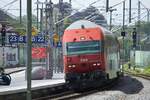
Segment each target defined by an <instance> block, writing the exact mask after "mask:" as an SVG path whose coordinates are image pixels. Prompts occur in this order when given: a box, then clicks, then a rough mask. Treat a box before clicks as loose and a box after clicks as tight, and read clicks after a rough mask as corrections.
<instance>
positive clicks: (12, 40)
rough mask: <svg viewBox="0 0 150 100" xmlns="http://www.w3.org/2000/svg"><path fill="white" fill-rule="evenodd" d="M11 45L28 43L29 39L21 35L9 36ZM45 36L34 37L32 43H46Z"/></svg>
mask: <svg viewBox="0 0 150 100" xmlns="http://www.w3.org/2000/svg"><path fill="white" fill-rule="evenodd" d="M8 40H9V43H26V42H27V37H26V36H20V35H9V36H8ZM45 42H46V41H45V36H42V35H37V36H32V43H45Z"/></svg>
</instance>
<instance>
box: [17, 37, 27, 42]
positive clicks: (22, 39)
mask: <svg viewBox="0 0 150 100" xmlns="http://www.w3.org/2000/svg"><path fill="white" fill-rule="evenodd" d="M18 42H19V43H25V42H26V36H18Z"/></svg>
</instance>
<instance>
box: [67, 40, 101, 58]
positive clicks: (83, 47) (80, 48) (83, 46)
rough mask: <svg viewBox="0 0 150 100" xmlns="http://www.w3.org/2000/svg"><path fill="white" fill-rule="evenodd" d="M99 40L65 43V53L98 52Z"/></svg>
mask: <svg viewBox="0 0 150 100" xmlns="http://www.w3.org/2000/svg"><path fill="white" fill-rule="evenodd" d="M100 44H101V42H100V41H81V42H69V43H67V54H68V55H77V54H93V53H98V52H100V51H101V50H100Z"/></svg>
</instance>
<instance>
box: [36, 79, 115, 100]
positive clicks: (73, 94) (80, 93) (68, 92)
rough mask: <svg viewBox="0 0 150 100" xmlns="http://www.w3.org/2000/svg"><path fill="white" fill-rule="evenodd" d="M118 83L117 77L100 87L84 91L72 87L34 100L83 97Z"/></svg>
mask: <svg viewBox="0 0 150 100" xmlns="http://www.w3.org/2000/svg"><path fill="white" fill-rule="evenodd" d="M116 83H117V79H115V80H111V81H109V82H108V83H106V84H104V85H101V86H99V87H94V88H87V89H84V90H82V91H74V90H72V89H70V90H66V91H65V90H64V91H63V92H61V93H58V94H55V95H49V96H45V97H40V98H36V99H33V100H70V99H76V98H81V97H84V96H87V95H90V94H93V93H96V92H100V91H103V90H108V89H110V88H111V87H113V86H114V85H116Z"/></svg>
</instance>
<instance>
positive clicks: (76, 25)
mask: <svg viewBox="0 0 150 100" xmlns="http://www.w3.org/2000/svg"><path fill="white" fill-rule="evenodd" d="M82 26H84V27H85V28H95V27H100V26H99V25H97V24H95V23H93V22H90V21H88V20H78V21H76V22H74V23H72V24H71V25H70V26H69V27H68V28H66V30H70V29H79V28H81V27H82Z"/></svg>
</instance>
